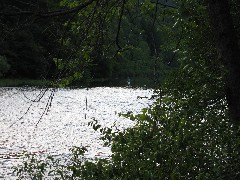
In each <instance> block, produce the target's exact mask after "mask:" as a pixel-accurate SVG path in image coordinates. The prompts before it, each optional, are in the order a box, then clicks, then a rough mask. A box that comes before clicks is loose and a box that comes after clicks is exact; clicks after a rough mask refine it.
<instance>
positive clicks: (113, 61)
mask: <svg viewBox="0 0 240 180" xmlns="http://www.w3.org/2000/svg"><path fill="white" fill-rule="evenodd" d="M79 3H81V2H78V1H73V2H71V1H52V2H51V3H49V2H48V1H45V0H41V1H39V2H38V4H37V3H31V1H29V0H25V1H21V2H20V1H19V2H15V1H3V2H2V8H1V11H2V12H4V13H14V12H19V11H20V10H21V11H33V12H41V11H43V12H44V11H53V10H55V9H61V8H66V7H69V8H73V7H75V6H77V5H79ZM100 4H101V5H100ZM134 7H137V8H136V9H135V8H134ZM111 8H112V10H111ZM17 9H18V10H17ZM19 9H20V10H19ZM105 9H109V11H105ZM125 9H126V10H125V11H124V12H123V14H122V16H121V25H118V23H119V18H120V17H119V13H120V11H121V2H119V3H116V2H114V1H112V2H111V1H109V2H105V1H102V2H98V3H96V4H92V5H89V7H87V8H85V9H83V10H82V11H81V12H79V13H78V14H66V15H64V16H61V17H48V18H47V20H46V19H42V18H38V17H30V18H29V17H28V16H27V15H19V16H0V22H1V23H0V26H1V36H0V55H2V56H6V58H7V59H8V63H9V64H10V69H9V71H7V73H6V75H5V76H6V77H9V78H31V79H39V78H47V79H56V80H57V81H58V82H60V84H64V85H68V84H70V83H74V84H75V85H83V84H88V83H89V82H90V81H95V80H98V81H100V80H101V81H107V82H112V83H113V84H115V85H118V84H116V83H114V82H123V83H120V84H119V85H126V81H127V78H128V77H129V78H131V79H132V82H135V84H138V83H137V82H138V79H140V80H141V79H142V80H143V81H144V79H146V80H147V81H148V83H147V84H151V86H153V84H154V82H155V84H156V81H158V82H159V83H162V82H163V80H164V79H165V77H166V75H167V74H168V72H169V71H170V70H171V69H173V68H174V67H176V61H174V60H175V59H174V58H172V57H173V54H171V51H169V50H164V49H161V48H160V46H162V45H163V44H164V43H165V42H164V41H165V40H166V39H165V38H166V37H167V36H168V34H167V32H166V31H165V29H164V25H163V24H164V23H162V24H157V23H154V21H155V20H154V18H155V16H158V15H160V14H162V13H163V11H162V10H159V11H158V12H156V14H154V13H150V14H146V13H145V12H144V11H148V12H151V11H154V6H153V5H152V3H150V4H149V3H148V4H144V6H142V5H140V4H139V2H138V1H132V2H131V3H129V4H127V5H126V7H125ZM132 9H135V10H132ZM143 10H144V11H143ZM21 11H20V12H21ZM117 31H119V32H118V37H116V36H117ZM160 51H161V53H160ZM160 54H161V55H160ZM162 56H164V60H163V57H162ZM139 84H141V83H139ZM142 85H143V84H142Z"/></svg>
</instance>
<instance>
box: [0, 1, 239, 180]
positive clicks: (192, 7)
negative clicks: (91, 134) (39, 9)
mask: <svg viewBox="0 0 240 180" xmlns="http://www.w3.org/2000/svg"><path fill="white" fill-rule="evenodd" d="M61 2H62V5H63V7H68V9H67V12H72V11H73V10H74V12H76V14H75V16H73V17H72V19H71V20H69V21H68V22H69V23H68V25H67V28H66V29H67V31H66V34H67V38H66V39H62V44H61V43H60V44H61V45H62V46H63V47H64V48H66V47H68V48H69V47H71V48H70V49H71V51H67V50H69V49H68V48H66V49H64V50H66V53H65V54H62V55H61V56H60V57H54V58H55V59H54V60H55V65H56V69H57V70H59V71H58V72H57V73H59V72H62V73H60V75H64V76H61V78H60V80H61V82H62V83H63V84H69V83H70V82H74V81H75V79H78V78H83V79H84V77H87V76H88V77H91V76H90V74H94V73H95V77H100V74H101V75H103V74H105V70H104V71H102V69H99V67H108V68H109V69H111V68H113V69H114V68H116V69H117V71H116V72H115V73H120V74H122V75H123V76H126V77H127V76H130V74H128V73H130V72H131V70H132V69H134V67H135V66H134V65H136V64H138V63H139V62H140V61H144V63H145V64H144V63H143V64H144V66H143V67H142V69H141V68H140V70H139V71H134V73H136V76H141V75H140V74H147V72H148V69H147V67H149V66H151V65H153V68H152V69H153V70H154V71H153V72H152V77H153V79H154V82H157V83H156V84H158V85H159V88H157V89H156V94H157V95H158V99H157V101H156V103H155V105H153V106H152V107H149V108H146V109H144V110H143V112H142V114H139V115H136V116H133V115H131V114H126V115H123V116H126V117H129V118H131V119H132V120H134V121H136V123H137V124H136V126H134V127H133V128H129V129H126V130H124V131H122V132H113V131H112V130H111V129H109V128H107V127H101V126H100V125H98V124H97V123H96V122H90V123H89V125H92V127H93V128H94V129H95V130H99V131H100V132H101V133H102V139H103V140H104V141H105V144H106V145H110V146H111V148H112V152H113V155H112V158H111V159H110V160H103V159H100V160H96V161H91V160H86V159H84V152H85V151H86V149H85V148H84V147H82V148H78V147H74V148H73V149H72V154H71V155H72V158H71V159H70V161H69V163H67V164H61V163H60V162H59V161H58V160H56V159H54V158H53V157H48V158H47V159H45V160H37V159H38V157H31V156H30V157H29V158H28V160H26V161H25V162H24V163H23V164H22V165H20V166H19V167H17V169H16V172H17V173H18V176H19V177H20V178H23V179H24V178H31V179H35V178H37V179H42V178H43V177H45V176H46V175H56V177H59V178H61V179H239V178H240V163H239V162H240V151H239V149H240V135H239V133H240V128H239V124H240V123H239V122H240V119H239V113H240V111H238V110H239V109H238V108H239V107H240V106H239V103H240V100H239V99H238V98H239V94H240V93H239V92H240V91H239V88H238V87H239V85H240V83H239V79H240V78H239V72H240V71H237V70H238V69H239V67H240V65H239V63H240V60H239V57H240V56H237V55H238V53H239V52H240V51H239V44H238V40H239V35H240V30H239V24H240V21H239V19H240V15H239V11H238V8H239V7H240V3H239V1H237V0H229V1H223V0H216V1H198V0H181V1H160V0H159V1H137V0H136V1H135V0H133V1H124V0H123V1H114V0H113V1H94V0H92V1H86V2H85V3H88V4H84V3H83V4H84V6H83V5H82V4H81V2H79V1H61ZM83 7H84V8H83ZM223 7H224V8H223ZM74 8H75V9H74ZM71 10H72V11H71ZM106 10H109V11H106ZM31 12H32V11H30V12H29V13H30V14H31ZM44 12H45V11H43V14H39V18H41V16H43V15H45V16H47V15H49V13H48V11H46V13H45V14H44ZM60 12H61V11H60ZM2 14H3V17H4V18H6V17H7V13H5V15H4V13H2ZM222 14H224V16H222ZM50 15H51V14H50ZM50 15H49V16H50ZM52 16H53V15H52ZM14 17H15V16H14ZM37 17H38V16H37ZM54 17H55V16H54ZM57 17H58V16H57ZM103 17H104V18H103ZM225 17H227V21H226V19H225ZM4 18H3V19H4ZM55 18H56V17H55ZM226 22H227V23H226ZM134 23H136V24H134ZM124 24H125V25H124ZM126 24H127V25H126ZM133 24H134V26H132V25H133ZM139 24H141V25H139ZM129 27H131V28H129ZM139 27H141V28H139ZM149 27H151V28H149ZM134 28H136V29H134ZM10 35H11V34H10ZM86 35H87V36H86ZM114 35H116V36H114ZM137 35H138V36H137ZM76 37H82V38H83V39H84V40H82V39H77V38H76ZM233 37H234V38H233ZM156 38H157V39H162V41H161V43H160V42H159V41H155V40H154V39H156ZM221 38H223V39H224V40H225V41H222V39H221ZM106 42H107V43H106ZM109 44H110V45H112V46H111V47H109V46H108V45H109ZM70 52H71V57H69V58H66V55H67V53H70ZM116 52H117V53H116ZM112 57H116V59H115V60H116V61H112V60H113V59H112ZM149 57H151V58H149ZM149 59H152V61H151V63H150V62H148V61H145V60H149ZM135 61H136V62H135ZM121 62H124V63H123V64H121ZM115 63H117V64H118V63H119V64H120V65H119V66H114V65H113V64H115ZM125 63H126V64H127V65H126V64H125ZM148 63H150V64H148ZM152 63H153V64H152ZM158 64H160V66H158ZM168 64H170V66H171V71H168V70H169V69H168V68H169V66H168ZM126 66H127V67H129V69H128V70H129V71H125V70H126V69H124V68H127V67H126ZM85 67H88V68H89V67H92V68H90V69H88V71H84V70H83V69H84V68H85ZM93 67H94V68H93ZM120 67H121V68H120ZM157 67H161V68H157ZM118 68H119V69H118ZM109 69H108V70H109ZM113 69H112V70H113ZM157 69H160V70H161V71H157ZM95 70H96V71H95ZM145 70H146V71H145ZM165 71H167V72H165ZM108 72H112V73H113V72H114V71H108ZM137 72H139V73H140V74H138V73H137ZM150 72H151V71H150ZM160 73H163V74H164V77H168V78H167V79H166V80H165V81H163V80H160V81H159V82H160V83H159V82H158V78H157V77H161V74H160ZM110 74H111V73H110ZM113 74H114V73H113ZM58 75H59V74H58ZM148 76H150V75H148ZM112 77H114V76H112ZM126 77H124V78H126ZM164 79H165V78H164Z"/></svg>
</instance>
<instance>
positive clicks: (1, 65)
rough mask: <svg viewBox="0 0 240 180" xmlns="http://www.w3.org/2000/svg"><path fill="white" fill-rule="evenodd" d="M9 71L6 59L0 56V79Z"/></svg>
mask: <svg viewBox="0 0 240 180" xmlns="http://www.w3.org/2000/svg"><path fill="white" fill-rule="evenodd" d="M9 69H10V65H9V64H8V62H7V58H6V57H5V56H0V77H2V76H4V74H5V73H7V72H8V71H9Z"/></svg>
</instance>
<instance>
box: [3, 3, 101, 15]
mask: <svg viewBox="0 0 240 180" xmlns="http://www.w3.org/2000/svg"><path fill="white" fill-rule="evenodd" d="M94 1H97V0H88V1H87V2H85V3H83V4H80V5H79V6H77V7H75V8H73V9H61V10H56V11H48V12H43V11H19V12H0V16H6V17H10V16H20V15H34V16H35V17H38V18H46V17H54V16H62V15H67V14H72V13H76V12H78V11H80V10H82V9H84V8H86V7H87V6H89V5H90V4H92V3H93V2H94Z"/></svg>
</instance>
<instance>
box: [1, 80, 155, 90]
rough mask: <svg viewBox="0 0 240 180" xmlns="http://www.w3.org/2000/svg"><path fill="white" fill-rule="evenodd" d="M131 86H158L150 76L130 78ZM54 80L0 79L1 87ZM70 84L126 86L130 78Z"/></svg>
mask: <svg viewBox="0 0 240 180" xmlns="http://www.w3.org/2000/svg"><path fill="white" fill-rule="evenodd" d="M129 79H130V86H131V87H147V88H154V87H156V86H155V84H154V82H153V80H151V79H149V78H129ZM52 84H53V81H51V80H43V79H9V78H6V79H0V87H24V86H29V87H46V86H47V87H49V86H52ZM70 86H74V87H104V86H105V87H126V86H128V79H127V78H126V79H122V78H119V79H92V80H91V81H89V82H81V81H79V82H74V83H73V84H71V85H70Z"/></svg>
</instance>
